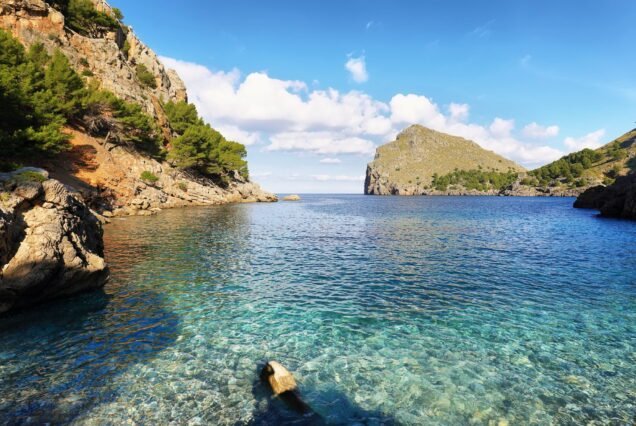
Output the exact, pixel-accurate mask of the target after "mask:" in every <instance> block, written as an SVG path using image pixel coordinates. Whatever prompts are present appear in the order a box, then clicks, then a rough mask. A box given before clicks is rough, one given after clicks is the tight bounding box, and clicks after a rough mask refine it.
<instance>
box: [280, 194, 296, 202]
mask: <svg viewBox="0 0 636 426" xmlns="http://www.w3.org/2000/svg"><path fill="white" fill-rule="evenodd" d="M283 201H300V195H296V194H291V195H286V196H284V197H283Z"/></svg>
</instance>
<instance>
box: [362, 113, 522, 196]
mask: <svg viewBox="0 0 636 426" xmlns="http://www.w3.org/2000/svg"><path fill="white" fill-rule="evenodd" d="M469 171H475V172H478V173H479V174H483V175H486V174H490V175H492V177H493V179H494V178H499V177H502V178H504V179H506V178H507V179H510V178H511V177H516V176H517V174H518V173H521V172H524V171H525V169H524V168H523V167H521V166H520V165H518V164H517V163H515V162H513V161H510V160H508V159H506V158H504V157H502V156H500V155H498V154H495V153H494V152H492V151H487V150H485V149H483V148H482V147H480V146H479V145H478V144H476V143H475V142H473V141H469V140H467V139H464V138H461V137H457V136H451V135H448V134H445V133H441V132H437V131H435V130H432V129H428V128H426V127H423V126H420V125H413V126H410V127H409V128H407V129H406V130H404V131H402V132H401V133H400V134H399V135H398V136H397V138H396V140H395V141H393V142H389V143H387V144H385V145H382V146H380V147H379V148H378V149H377V151H376V154H375V159H374V160H373V161H372V162H371V163H369V165H368V167H367V173H366V179H365V183H364V193H365V194H370V195H436V194H437V195H462V194H465V193H475V194H478V193H494V192H493V191H496V189H495V188H494V186H493V185H490V184H489V183H487V184H486V185H484V186H483V187H479V188H467V187H466V185H462V184H451V179H450V178H451V177H453V176H452V175H453V173H455V174H456V175H457V174H458V173H465V172H469ZM455 177H458V178H459V179H462V176H455ZM466 178H470V177H469V176H466ZM446 180H448V182H446Z"/></svg>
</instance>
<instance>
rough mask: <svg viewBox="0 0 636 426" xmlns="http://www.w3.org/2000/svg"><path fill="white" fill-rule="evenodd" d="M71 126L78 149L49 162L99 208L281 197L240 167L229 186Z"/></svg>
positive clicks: (131, 210) (120, 210)
mask: <svg viewBox="0 0 636 426" xmlns="http://www.w3.org/2000/svg"><path fill="white" fill-rule="evenodd" d="M69 131H70V132H72V134H73V138H72V140H71V143H72V145H73V149H72V150H71V151H70V152H67V153H64V154H62V155H60V156H59V157H57V158H56V159H53V160H49V161H48V162H45V163H43V166H44V167H46V168H47V170H50V171H51V176H52V177H54V178H55V179H58V180H60V181H62V182H64V183H66V184H68V185H71V186H73V187H75V188H77V189H78V191H80V192H81V193H82V195H83V197H84V199H85V200H86V201H87V202H88V203H89V205H90V206H91V207H92V208H93V209H94V210H96V211H98V212H100V213H104V214H105V215H107V216H110V215H115V216H123V215H150V214H153V213H156V212H158V211H160V210H161V209H166V208H174V207H187V206H195V205H199V206H204V205H215V204H226V203H237V202H270V201H277V198H276V196H275V195H273V194H271V193H269V192H266V191H263V190H262V189H261V187H260V186H259V185H258V184H256V183H253V182H249V181H246V180H245V179H243V178H242V177H241V176H240V175H239V174H238V173H235V175H234V177H233V179H232V180H231V182H230V183H229V184H228V185H227V186H225V187H223V186H219V185H217V184H216V183H215V182H213V181H211V180H210V179H206V178H202V177H197V176H194V175H191V174H189V173H187V172H186V171H183V170H180V169H177V168H175V167H172V166H171V165H170V164H168V163H165V162H159V161H157V160H155V159H153V158H150V157H147V156H144V155H142V154H140V153H138V152H137V151H134V150H132V149H130V148H127V147H125V146H121V145H115V144H112V143H109V142H105V141H104V140H103V139H100V138H94V137H91V136H88V135H86V134H85V133H82V132H79V131H74V130H69ZM78 164H83V166H82V167H78V166H77V165H78Z"/></svg>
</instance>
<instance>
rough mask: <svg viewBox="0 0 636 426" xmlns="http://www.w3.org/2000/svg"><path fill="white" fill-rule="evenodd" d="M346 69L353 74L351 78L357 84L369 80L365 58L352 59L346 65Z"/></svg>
mask: <svg viewBox="0 0 636 426" xmlns="http://www.w3.org/2000/svg"><path fill="white" fill-rule="evenodd" d="M345 69H346V70H347V71H349V73H350V74H351V78H352V79H353V81H355V82H356V83H364V82H366V81H368V80H369V73H368V72H367V63H366V60H365V58H364V56H360V57H359V58H354V57H350V58H349V60H347V62H346V63H345Z"/></svg>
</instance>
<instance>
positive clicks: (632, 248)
mask: <svg viewBox="0 0 636 426" xmlns="http://www.w3.org/2000/svg"><path fill="white" fill-rule="evenodd" d="M572 201H573V200H572V199H544V198H496V197H492V198H491V197H480V198H471V197H466V198H462V197H457V198H455V197H432V198H428V197H419V198H389V197H364V196H318V195H316V196H306V197H304V200H303V201H301V202H299V203H278V204H250V205H233V206H223V207H212V208H195V209H182V210H172V211H164V212H162V213H161V214H160V215H158V216H155V217H150V218H146V217H144V218H125V219H117V220H114V221H113V223H112V224H110V225H108V226H107V227H106V235H105V239H106V241H105V242H106V250H107V257H108V261H109V262H110V265H111V267H112V279H111V281H110V283H109V285H108V286H107V287H106V289H105V290H104V292H103V293H99V292H98V293H91V294H86V295H82V296H80V297H76V298H73V299H70V300H67V301H60V302H56V303H54V304H52V305H48V306H46V307H40V308H37V309H35V310H32V311H29V312H24V313H21V314H19V315H18V316H16V317H12V318H4V319H0V419H2V423H8V424H21V423H29V422H33V423H41V422H45V421H50V422H53V423H69V422H70V423H77V424H95V425H102V424H123V423H128V424H132V423H141V424H167V423H171V422H172V423H173V424H247V423H251V424H284V423H293V424H303V423H306V422H307V419H304V418H299V417H298V416H297V415H296V414H294V413H293V412H291V411H289V410H288V409H287V408H286V406H285V405H284V404H282V403H281V402H280V401H278V400H276V399H272V398H270V396H269V393H268V392H267V391H266V390H265V389H263V386H262V385H261V384H259V382H258V380H257V373H258V365H259V364H260V363H262V362H263V361H265V360H269V359H276V360H278V361H280V362H281V363H283V364H284V365H286V366H287V367H288V368H289V369H290V370H292V371H293V372H294V373H295V375H296V378H297V380H298V382H299V385H300V389H301V392H302V394H303V395H304V398H305V400H306V401H307V402H308V403H309V404H310V405H311V406H312V407H313V408H314V410H316V411H317V412H318V413H319V414H320V415H321V416H322V418H323V420H324V422H326V423H332V424H443V425H462V424H478V425H480V424H483V425H492V424H494V425H497V424H499V425H504V424H506V423H508V424H510V425H514V424H541V425H543V424H563V425H570V424H585V423H592V424H632V423H633V422H634V420H635V419H636V402H635V401H636V224H634V223H633V222H624V221H618V220H606V219H601V218H598V217H596V216H595V215H594V213H593V212H591V211H585V210H575V209H572V208H571V204H572Z"/></svg>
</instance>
